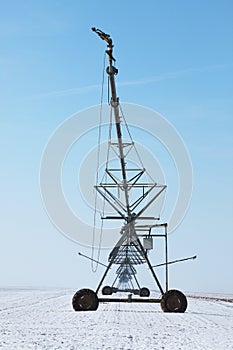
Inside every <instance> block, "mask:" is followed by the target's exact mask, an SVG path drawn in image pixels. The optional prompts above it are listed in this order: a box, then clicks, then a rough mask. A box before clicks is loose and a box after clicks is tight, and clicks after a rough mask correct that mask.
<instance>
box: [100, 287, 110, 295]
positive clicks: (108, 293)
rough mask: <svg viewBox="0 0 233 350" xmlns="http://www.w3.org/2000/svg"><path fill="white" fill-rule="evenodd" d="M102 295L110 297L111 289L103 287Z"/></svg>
mask: <svg viewBox="0 0 233 350" xmlns="http://www.w3.org/2000/svg"><path fill="white" fill-rule="evenodd" d="M102 294H103V295H112V287H110V286H105V287H103V289H102Z"/></svg>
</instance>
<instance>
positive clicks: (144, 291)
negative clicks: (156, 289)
mask: <svg viewBox="0 0 233 350" xmlns="http://www.w3.org/2000/svg"><path fill="white" fill-rule="evenodd" d="M139 295H140V297H149V296H150V291H149V289H148V288H146V287H143V288H141V289H140V290H139Z"/></svg>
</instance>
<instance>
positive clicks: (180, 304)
mask: <svg viewBox="0 0 233 350" xmlns="http://www.w3.org/2000/svg"><path fill="white" fill-rule="evenodd" d="M160 305H161V309H162V310H163V311H164V312H181V313H182V312H185V310H186V309H187V305H188V303H187V299H186V296H185V295H184V294H183V293H182V292H180V291H179V290H175V289H171V290H169V291H167V292H166V293H164V295H163V296H162V300H161V302H160Z"/></svg>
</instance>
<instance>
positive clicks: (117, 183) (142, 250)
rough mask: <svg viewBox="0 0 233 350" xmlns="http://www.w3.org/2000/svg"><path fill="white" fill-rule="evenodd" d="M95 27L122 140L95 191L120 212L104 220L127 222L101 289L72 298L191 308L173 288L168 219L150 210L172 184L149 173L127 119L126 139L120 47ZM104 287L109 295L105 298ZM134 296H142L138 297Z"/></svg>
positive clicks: (86, 302)
mask: <svg viewBox="0 0 233 350" xmlns="http://www.w3.org/2000/svg"><path fill="white" fill-rule="evenodd" d="M92 30H93V32H95V33H96V34H97V35H98V36H99V37H100V38H101V39H102V40H104V41H105V42H106V43H107V50H106V54H107V57H108V67H107V69H106V72H107V75H108V78H109V87H110V96H111V98H110V107H111V114H112V115H113V116H114V128H115V135H116V140H114V141H112V140H110V142H109V147H110V148H112V149H113V151H114V152H115V154H116V155H117V159H118V164H119V165H118V166H114V167H112V166H110V165H109V164H110V163H108V162H107V163H106V164H107V165H106V169H105V177H104V179H105V181H104V182H103V181H102V182H100V183H98V184H97V185H96V186H95V189H96V191H97V192H98V194H99V195H100V196H101V197H102V198H103V199H104V200H105V201H106V202H107V203H108V204H109V205H110V206H111V207H112V208H113V209H114V212H115V215H114V216H105V217H102V220H105V219H109V220H116V219H117V220H122V222H123V226H122V228H121V231H120V234H121V235H120V239H119V240H118V242H117V243H116V245H115V246H114V247H113V249H112V251H111V252H110V254H109V259H108V264H107V265H106V269H105V272H104V274H103V276H102V278H101V280H100V282H99V285H98V286H97V289H96V291H92V290H90V289H81V290H79V291H77V292H76V293H75V295H74V296H73V300H72V304H73V308H74V310H75V311H86V310H96V309H97V308H98V305H99V302H102V301H104V302H158V303H160V304H161V307H162V309H163V311H165V312H184V311H185V310H186V307H187V300H186V297H185V296H184V294H183V293H181V292H180V291H177V290H169V289H168V264H169V262H168V248H167V223H159V222H158V220H159V218H156V217H153V216H148V215H147V211H148V210H147V209H148V208H149V207H150V206H151V205H152V203H154V202H155V200H156V199H157V198H158V197H159V196H160V194H161V193H162V192H163V191H164V190H165V189H166V185H161V184H157V183H156V182H155V181H154V180H153V179H152V178H151V177H150V175H149V174H148V173H147V172H146V169H145V168H144V167H143V163H142V161H141V159H140V156H139V155H138V153H137V151H136V148H135V145H134V142H133V140H132V137H131V135H130V132H129V128H128V126H127V123H126V122H125V126H126V131H127V132H128V139H127V140H125V138H123V136H122V119H123V111H122V108H121V106H120V103H119V98H118V96H117V91H116V84H115V77H116V75H117V74H118V69H117V68H116V67H115V65H114V64H115V61H116V60H115V58H114V57H113V47H114V45H113V42H112V39H111V37H110V35H109V34H106V33H104V32H103V31H101V30H100V29H96V28H92ZM124 121H125V120H124ZM133 149H134V150H135V151H136V154H137V155H138V159H139V164H140V166H130V165H128V162H127V156H128V154H129V152H131V151H132V150H133ZM129 164H130V162H129ZM132 191H134V195H133V196H132V195H131V193H132ZM119 193H120V195H119ZM135 194H136V197H135ZM146 222H148V224H147V223H146ZM157 237H162V238H164V247H165V249H164V251H165V263H164V267H165V287H162V285H161V283H160V281H159V279H158V277H157V275H156V273H155V271H154V268H153V266H152V264H151V262H150V260H149V257H148V252H149V250H151V249H152V247H153V239H154V238H157ZM141 264H146V265H147V266H148V268H149V271H150V273H151V275H152V278H153V279H154V281H155V285H156V286H157V288H158V290H159V292H160V294H161V298H159V299H152V298H150V290H149V289H148V288H146V287H141V286H140V283H139V281H138V278H137V277H136V273H137V270H136V269H137V265H141ZM112 265H118V267H117V269H116V277H115V279H114V281H113V283H112V285H106V286H103V283H104V280H105V278H106V276H107V274H108V272H109V270H110V268H111V267H112ZM101 287H102V289H101ZM100 290H101V292H102V295H103V296H104V297H100V296H99V294H100ZM118 292H121V295H122V293H128V296H127V298H126V297H122V296H121V297H113V296H112V294H113V293H118ZM133 294H134V295H137V296H139V297H135V298H133V297H132V295H133ZM123 295H124V294H123Z"/></svg>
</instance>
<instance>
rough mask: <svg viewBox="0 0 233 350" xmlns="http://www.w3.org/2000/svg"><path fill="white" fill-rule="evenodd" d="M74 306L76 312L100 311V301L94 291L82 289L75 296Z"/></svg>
mask: <svg viewBox="0 0 233 350" xmlns="http://www.w3.org/2000/svg"><path fill="white" fill-rule="evenodd" d="M72 306H73V309H74V310H75V311H94V310H97V309H98V306H99V299H98V297H97V295H96V293H95V292H93V290H91V289H80V290H78V291H77V292H76V293H75V294H74V296H73V299H72Z"/></svg>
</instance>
